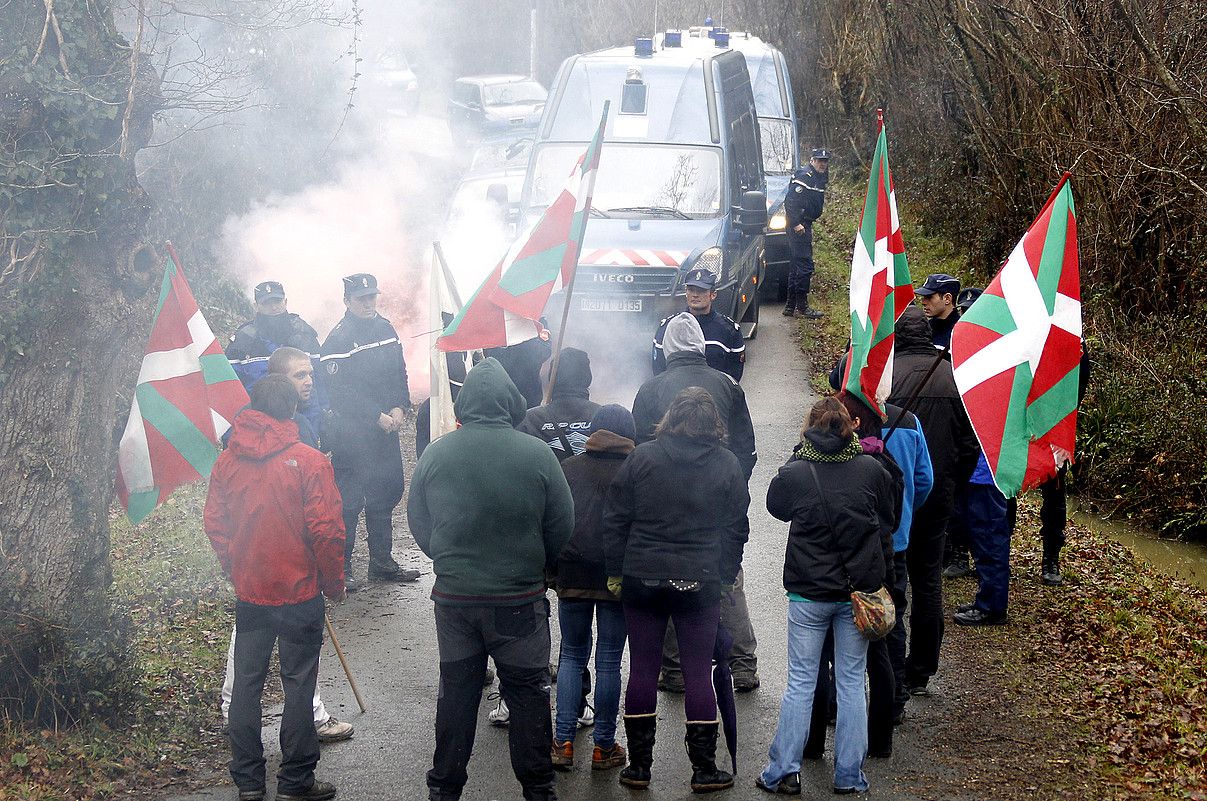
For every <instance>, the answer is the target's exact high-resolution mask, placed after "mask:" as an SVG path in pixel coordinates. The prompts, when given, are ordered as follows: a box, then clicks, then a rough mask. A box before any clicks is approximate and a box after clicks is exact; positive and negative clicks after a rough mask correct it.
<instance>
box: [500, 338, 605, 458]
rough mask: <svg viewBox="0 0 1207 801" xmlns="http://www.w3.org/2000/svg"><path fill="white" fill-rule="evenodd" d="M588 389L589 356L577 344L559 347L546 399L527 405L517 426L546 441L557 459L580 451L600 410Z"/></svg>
mask: <svg viewBox="0 0 1207 801" xmlns="http://www.w3.org/2000/svg"><path fill="white" fill-rule="evenodd" d="M590 390H591V358H590V357H589V356H587V354H586V353H585V352H583V351H581V350H579V349H578V348H562V354H561V357H560V358H559V359H558V365H557V378H556V380H555V381H554V384H553V389H552V390H551V392H550V400H549V403H547V404H545V405H543V406H535V407H533V408H531V409H529V410H528V413H527V414H525V415H524V420H523V422H521V423H520V425H519V426H518V427H517V428H518V429H519V430H520V431H523V432H524V433H525V434H531V435H532V436H534V437H537V438H538V439H540V440H542V441H544V442H546V443H547V444H548V445H549V447H550V448H552V449H553V454H554V455H555V456H557V458H558V460H559V461H561V460H565V459H568V458H570V457H571V456H575V455H577V454H580V453H582V452H583V449H584V446H585V445H586V443H587V437H588V436H590V428H591V418H592V416H593V415H594V414H595V412H596V411H598V410H599V404H598V403H593V402H592V401H591V398H590ZM567 446H569V447H570V450H571V451H572V452H567V450H566V447H567Z"/></svg>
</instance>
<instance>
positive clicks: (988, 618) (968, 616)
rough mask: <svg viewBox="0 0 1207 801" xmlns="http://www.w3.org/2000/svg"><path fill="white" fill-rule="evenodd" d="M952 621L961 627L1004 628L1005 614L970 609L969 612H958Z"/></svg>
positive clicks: (952, 617)
mask: <svg viewBox="0 0 1207 801" xmlns="http://www.w3.org/2000/svg"><path fill="white" fill-rule="evenodd" d="M951 619H952V620H953V621H954V622H955V623H957V624H959V625H961V626H1004V625H1006V613H1005V612H986V611H985V610H984V609H969V610H968V611H967V612H956V613H955V614H954V615H952V616H951Z"/></svg>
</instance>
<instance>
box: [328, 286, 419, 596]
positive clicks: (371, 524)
mask: <svg viewBox="0 0 1207 801" xmlns="http://www.w3.org/2000/svg"><path fill="white" fill-rule="evenodd" d="M343 282H344V306H345V307H346V309H347V311H346V312H345V313H344V316H343V319H341V320H340V321H339V323H337V324H336V326H335V328H333V329H332V330H331V333H330V334H329V335H328V336H327V341H326V342H324V343H323V356H322V366H323V370H324V372H325V373H326V375H327V382H328V386H329V389H330V392H331V413H332V419H331V425H330V427H329V429H328V431H327V432H326V433H327V439H328V440H329V443H328V444H329V445H330V446H331V462H332V464H333V465H334V466H335V480H336V481H337V482H338V483H339V491H340V496H341V497H342V498H343V502H344V527H345V529H346V530H347V532H348V541H347V546H346V553H345V554H344V558H345V566H344V569H345V571H346V572H347V573H348V574H349V579H351V570H352V553H353V551H354V550H355V547H356V527H357V524H358V523H359V521H360V513H361V510H364V513H365V531H366V532H367V534H368V537H367V539H368V541H369V543H368V544H369V580H370V581H415V580H417V579H418V578H419V571H417V570H410V569H405V568H403V567H402V566H401V565H399V564H398V563H397V562H396V561H394V555H393V552H392V551H393V544H394V524H393V520H392V518H393V515H394V507H396V506H397V505H398V502H399V501H401V500H402V495H403V491H404V489H405V481H406V479H405V477H404V473H403V467H402V449H401V446H400V445H399V441H398V431H399V429H400V428H401V427H402V425H403V421H404V418H405V415H406V413H407V412H408V411H409V410H410V408H411V394H410V390H409V388H408V387H407V365H406V359H405V358H404V357H403V353H402V345H401V344H400V342H399V340H398V332H397V331H395V330H394V326H393V325H391V324H390V321H389V320H387V319H386V318H384V317H382V316H381V315H380V314H378V313H377V299H378V296H379V295H380V294H381V291H380V290H379V289H378V288H377V279H376V278H375V277H373V276H372V275H369V274H368V273H356V274H355V275H349V276H347V277H346V278H344V279H343ZM349 583H350V584H351V580H349ZM354 586H355V585H353V587H354ZM350 589H351V587H350Z"/></svg>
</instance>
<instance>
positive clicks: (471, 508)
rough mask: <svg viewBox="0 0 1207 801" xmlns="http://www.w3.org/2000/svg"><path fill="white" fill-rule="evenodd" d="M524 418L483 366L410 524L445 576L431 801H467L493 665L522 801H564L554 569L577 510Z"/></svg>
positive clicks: (428, 458)
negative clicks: (549, 590)
mask: <svg viewBox="0 0 1207 801" xmlns="http://www.w3.org/2000/svg"><path fill="white" fill-rule="evenodd" d="M526 408H527V407H526V406H525V404H524V397H523V395H521V394H520V391H519V390H518V389H517V388H516V386H515V384H514V383H512V381H511V379H510V378H508V377H507V373H506V372H505V371H504V369H503V367H502V365H500V364H499V362H498V361H497V360H495V359H493V358H488V359H486V360H484V361H483V362H481V363H480V364H478V365H476V366H475V367H474V368H473V369H472V370H470V371H469V374H468V375H467V376H466V379H465V385H464V386H463V387H462V389H461V392H460V394H459V395H458V396H457V402H456V405H455V409H456V414H457V420H458V421H459V422H460V424H461V427H460V428H458V429H457V430H456V431H453V432H450V433H448V434H445V435H444V436H443V437H441V438H440V439H438V440H436V441H435V442H433V443H432V444H431V445H429V446H428V447H427V449H426V450H425V451H424V452H423V456H422V457H421V458H420V459H419V464H418V465H417V466H416V468H415V475H414V478H413V480H412V483H411V494H410V499H409V501H408V504H407V519H408V522H409V523H410V529H411V533H412V535H414V537H415V542H416V543H417V544H418V545H419V547H420V548H421V549H422V550H423V552H424V553H425V554H427V555H428V556H430V557H431V558H432V561H433V566H434V568H435V573H436V583H435V586H434V587H433V588H432V600H433V601H434V602H435V618H436V641H437V647H438V649H439V654H440V695H439V698H438V700H437V702H436V751H435V756H434V757H433V765H432V769H431V770H430V771H428V774H427V786H428V792H429V794H430V797H431V799H433V801H444V800H445V799H458V798H460V797H461V793H462V788H464V786H465V783H466V780H467V778H468V774H467V773H466V765H467V764H468V762H469V758H470V754H471V753H472V751H473V744H474V735H475V729H476V725H477V721H476V713H477V709H478V704H479V701H480V696H481V688H482V684H483V678H484V676H485V672H486V658H487V656H488V655H489V656H490V657H492V658H493V659H494V662H495V667H496V669H497V671H498V675H499V689H500V691H501V692H502V694H503V698H504V700H506V702H507V706H508V708H509V709H510V714H511V720H510V726H509V728H508V736H509V739H510V744H511V764H512V769H513V770H514V771H515V775H516V778H517V779H518V780H519V782H520V784H521V786H522V788H523V794H524V798H525V799H529V800H530V801H554V799H556V798H557V794H556V791H555V787H554V773H553V765H552V762H551V759H550V743H551V742H552V741H553V730H552V724H551V721H550V717H549V683H550V676H549V602H548V601H547V600H546V599H545V590H546V585H545V571H546V569H552V567H553V565H554V564H555V563H556V559H557V556H558V554H559V553H560V552H561V550H562V548H563V546H565V544H566V542H567V541H568V540H569V539H570V536H571V534H572V533H573V531H574V502H573V500H572V498H571V496H570V488H569V486H567V484H566V478H565V476H564V475H563V473H562V469H561V466H560V465H559V463H558V461H557V457H555V456H554V455H553V452H552V451H550V449H549V448H548V447H547V446H545V445H544V444H543V443H541V442H539V441H538V440H536V439H535V438H533V437H530V436H528V435H527V434H522V433H520V432H519V431H516V430H514V428H513V426H515V425H518V424H519V422H520V421H521V420H522V419H523V418H524V412H525V410H526Z"/></svg>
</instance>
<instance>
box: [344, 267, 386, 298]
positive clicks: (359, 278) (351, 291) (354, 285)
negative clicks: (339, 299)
mask: <svg viewBox="0 0 1207 801" xmlns="http://www.w3.org/2000/svg"><path fill="white" fill-rule="evenodd" d="M379 294H381V290H380V289H378V288H377V279H376V278H374V277H373V276H372V275H370V274H369V273H354V274H352V275H349V276H345V277H344V297H346V298H363V297H364V296H365V295H379Z"/></svg>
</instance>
